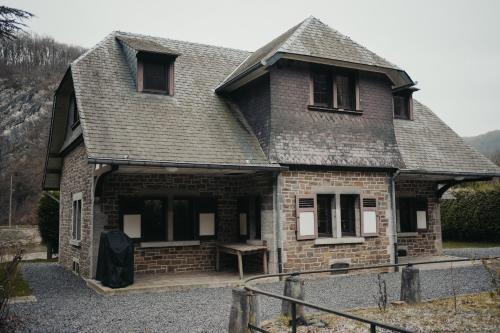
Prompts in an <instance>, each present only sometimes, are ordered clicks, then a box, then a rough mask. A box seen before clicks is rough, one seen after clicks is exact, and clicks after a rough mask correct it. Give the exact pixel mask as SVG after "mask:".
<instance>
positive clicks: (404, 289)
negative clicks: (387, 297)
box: [401, 266, 421, 304]
mask: <svg viewBox="0 0 500 333" xmlns="http://www.w3.org/2000/svg"><path fill="white" fill-rule="evenodd" d="M401 300H402V301H405V302H407V303H410V304H414V303H419V302H420V301H421V294H420V274H419V270H418V269H417V268H415V267H413V266H406V267H405V268H403V271H402V272H401Z"/></svg>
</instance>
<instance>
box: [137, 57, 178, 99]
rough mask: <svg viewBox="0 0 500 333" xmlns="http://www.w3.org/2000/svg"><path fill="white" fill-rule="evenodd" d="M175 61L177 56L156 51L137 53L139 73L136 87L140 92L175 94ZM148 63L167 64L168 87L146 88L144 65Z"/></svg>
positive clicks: (166, 77)
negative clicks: (156, 52)
mask: <svg viewBox="0 0 500 333" xmlns="http://www.w3.org/2000/svg"><path fill="white" fill-rule="evenodd" d="M174 62H175V56H172V55H165V54H155V53H145V52H140V53H138V54H137V75H136V88H137V91H138V92H140V93H149V94H159V95H168V96H173V95H174V73H175V69H174ZM147 63H156V64H162V65H164V66H165V79H166V89H165V90H163V89H147V88H145V81H144V80H145V76H144V67H145V64H147Z"/></svg>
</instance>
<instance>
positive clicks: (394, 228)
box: [389, 170, 401, 271]
mask: <svg viewBox="0 0 500 333" xmlns="http://www.w3.org/2000/svg"><path fill="white" fill-rule="evenodd" d="M400 173H401V170H396V171H395V172H394V174H393V175H392V177H391V208H392V233H393V235H392V237H391V239H389V244H391V243H392V245H393V247H394V255H393V257H394V262H393V264H397V263H398V226H397V211H396V178H397V177H398V176H399V174H400ZM391 259H392V258H391ZM391 261H392V260H391ZM397 270H398V268H397V267H396V271H397Z"/></svg>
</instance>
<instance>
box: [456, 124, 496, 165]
mask: <svg viewBox="0 0 500 333" xmlns="http://www.w3.org/2000/svg"><path fill="white" fill-rule="evenodd" d="M463 139H464V140H465V141H466V142H467V143H469V144H470V145H471V146H473V147H475V148H476V149H477V150H479V151H480V152H481V153H483V154H484V155H486V156H487V157H488V158H489V159H491V160H492V161H493V162H495V163H496V164H497V165H500V130H495V131H491V132H487V133H484V134H480V135H477V136H471V137H464V138H463Z"/></svg>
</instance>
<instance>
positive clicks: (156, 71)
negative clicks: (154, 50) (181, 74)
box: [143, 62, 168, 92]
mask: <svg viewBox="0 0 500 333" xmlns="http://www.w3.org/2000/svg"><path fill="white" fill-rule="evenodd" d="M143 66H144V90H149V91H165V92H166V91H167V75H168V74H167V65H166V64H164V63H155V62H144V63H143Z"/></svg>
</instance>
